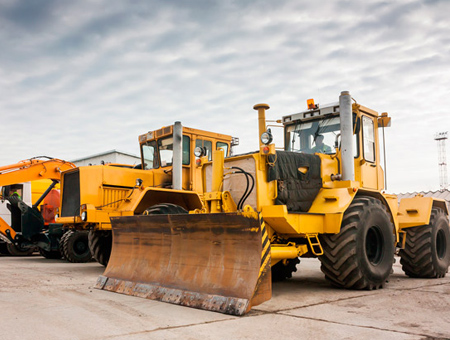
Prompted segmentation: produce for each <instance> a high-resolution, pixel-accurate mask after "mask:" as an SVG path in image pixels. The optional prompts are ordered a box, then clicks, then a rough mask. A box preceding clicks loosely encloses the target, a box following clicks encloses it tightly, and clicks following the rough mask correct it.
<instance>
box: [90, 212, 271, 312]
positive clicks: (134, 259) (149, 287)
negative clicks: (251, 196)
mask: <svg viewBox="0 0 450 340" xmlns="http://www.w3.org/2000/svg"><path fill="white" fill-rule="evenodd" d="M111 223H112V230H113V247H112V252H111V257H110V260H109V262H108V266H107V268H106V270H105V272H104V274H103V275H102V276H100V277H99V278H98V280H97V284H96V288H99V289H104V290H109V291H114V292H118V293H123V294H127V295H134V296H139V297H144V298H148V299H152V300H158V301H164V302H170V303H174V304H179V305H183V306H189V307H194V308H200V309H206V310H210V311H216V312H221V313H226V314H233V315H243V314H245V313H246V312H248V311H249V310H250V308H251V307H252V306H255V305H258V304H260V303H262V302H264V301H267V300H269V299H270V298H271V295H272V286H271V271H270V243H269V240H268V235H267V232H266V230H265V227H264V224H261V222H260V221H259V220H258V219H254V218H251V217H244V216H242V215H239V214H236V213H218V214H189V215H186V214H181V215H141V216H128V217H112V218H111Z"/></svg>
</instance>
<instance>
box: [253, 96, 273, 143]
mask: <svg viewBox="0 0 450 340" xmlns="http://www.w3.org/2000/svg"><path fill="white" fill-rule="evenodd" d="M253 109H254V110H257V111H258V132H259V136H258V139H259V146H263V145H264V144H263V142H262V141H261V138H260V137H261V135H262V134H263V132H266V110H268V109H270V106H269V105H268V104H256V105H254V106H253Z"/></svg>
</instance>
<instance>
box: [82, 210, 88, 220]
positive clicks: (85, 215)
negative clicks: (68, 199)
mask: <svg viewBox="0 0 450 340" xmlns="http://www.w3.org/2000/svg"><path fill="white" fill-rule="evenodd" d="M81 220H82V221H87V211H83V212H82V213H81Z"/></svg>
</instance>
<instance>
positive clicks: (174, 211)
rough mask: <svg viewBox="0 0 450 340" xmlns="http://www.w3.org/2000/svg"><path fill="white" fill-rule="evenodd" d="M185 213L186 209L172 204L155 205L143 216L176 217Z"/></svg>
mask: <svg viewBox="0 0 450 340" xmlns="http://www.w3.org/2000/svg"><path fill="white" fill-rule="evenodd" d="M187 213H188V211H187V210H186V209H184V208H183V207H180V206H179V205H176V204H172V203H161V204H155V205H152V206H151V207H150V208H148V209H146V210H145V211H144V215H178V214H187Z"/></svg>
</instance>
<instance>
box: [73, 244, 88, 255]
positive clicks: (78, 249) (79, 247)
mask: <svg viewBox="0 0 450 340" xmlns="http://www.w3.org/2000/svg"><path fill="white" fill-rule="evenodd" d="M86 250H87V247H86V242H83V241H78V242H76V243H75V245H74V252H75V253H76V254H77V255H83V254H84V253H85V252H86Z"/></svg>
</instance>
